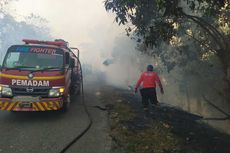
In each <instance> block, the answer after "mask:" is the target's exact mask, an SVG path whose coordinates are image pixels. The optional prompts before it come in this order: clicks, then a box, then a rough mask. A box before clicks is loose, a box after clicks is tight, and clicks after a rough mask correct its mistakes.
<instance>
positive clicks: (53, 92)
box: [49, 87, 65, 97]
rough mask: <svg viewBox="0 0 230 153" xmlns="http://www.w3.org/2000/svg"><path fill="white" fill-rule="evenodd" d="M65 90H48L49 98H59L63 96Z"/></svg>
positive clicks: (54, 88)
mask: <svg viewBox="0 0 230 153" xmlns="http://www.w3.org/2000/svg"><path fill="white" fill-rule="evenodd" d="M64 91H65V88H63V87H53V88H52V89H50V90H49V97H60V96H62V95H63V93H64Z"/></svg>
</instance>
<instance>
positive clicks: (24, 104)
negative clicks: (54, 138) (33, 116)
mask: <svg viewBox="0 0 230 153" xmlns="http://www.w3.org/2000/svg"><path fill="white" fill-rule="evenodd" d="M23 42H24V43H25V44H22V45H13V46H11V47H9V49H8V50H7V52H6V55H5V57H4V60H3V63H2V66H1V67H0V110H7V111H49V110H67V109H68V107H69V104H70V101H71V100H70V99H71V96H72V95H74V94H78V93H80V89H81V82H82V81H81V80H82V73H81V65H80V61H79V50H78V49H77V48H69V47H68V42H66V41H64V40H62V39H57V40H55V41H39V40H28V39H24V40H23ZM73 49H76V50H77V53H75V52H74V50H73Z"/></svg>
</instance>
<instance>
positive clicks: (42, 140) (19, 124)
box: [0, 85, 110, 153]
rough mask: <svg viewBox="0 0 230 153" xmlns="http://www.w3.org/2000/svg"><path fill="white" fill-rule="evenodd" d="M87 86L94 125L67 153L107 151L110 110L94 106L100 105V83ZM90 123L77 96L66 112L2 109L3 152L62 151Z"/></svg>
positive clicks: (0, 144) (0, 147)
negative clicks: (108, 114) (108, 113)
mask: <svg viewBox="0 0 230 153" xmlns="http://www.w3.org/2000/svg"><path fill="white" fill-rule="evenodd" d="M92 87H93V86H92V85H87V87H86V88H85V102H86V105H88V106H89V107H88V109H89V112H90V113H91V115H92V118H93V125H92V127H91V129H90V130H89V131H88V133H87V134H86V135H84V136H83V137H82V138H81V139H80V141H78V142H77V143H76V144H74V145H73V146H72V147H71V148H70V149H69V150H68V151H67V152H68V153H108V152H109V150H110V139H109V137H108V130H109V127H108V124H107V112H104V111H101V110H99V109H97V108H95V107H91V106H94V105H101V103H100V100H98V96H97V95H96V92H97V86H94V87H95V88H92ZM87 124H88V118H87V115H86V113H85V111H84V107H83V105H82V103H81V97H79V96H78V97H76V98H75V99H74V100H73V101H72V103H71V108H70V109H69V111H68V112H67V113H61V112H27V113H23V112H22V113H20V112H19V113H12V112H6V111H0V153H15V152H17V153H59V152H60V151H61V150H62V149H63V147H64V146H65V145H66V144H67V143H68V142H70V141H71V140H73V139H74V137H75V136H77V135H79V134H80V133H81V132H82V131H83V130H84V128H85V127H86V126H87Z"/></svg>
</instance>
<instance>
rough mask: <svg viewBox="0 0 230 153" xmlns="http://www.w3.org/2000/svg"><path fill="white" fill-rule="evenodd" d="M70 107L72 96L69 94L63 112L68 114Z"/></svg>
mask: <svg viewBox="0 0 230 153" xmlns="http://www.w3.org/2000/svg"><path fill="white" fill-rule="evenodd" d="M69 106H70V94H68V96H67V98H66V100H65V101H64V103H63V106H62V108H61V111H62V112H67V111H68V109H69Z"/></svg>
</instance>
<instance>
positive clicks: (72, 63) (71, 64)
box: [70, 58, 75, 68]
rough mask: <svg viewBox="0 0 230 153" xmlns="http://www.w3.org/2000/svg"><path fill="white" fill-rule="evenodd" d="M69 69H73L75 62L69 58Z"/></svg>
mask: <svg viewBox="0 0 230 153" xmlns="http://www.w3.org/2000/svg"><path fill="white" fill-rule="evenodd" d="M70 67H71V68H74V67H75V60H74V59H73V58H71V60H70Z"/></svg>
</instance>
